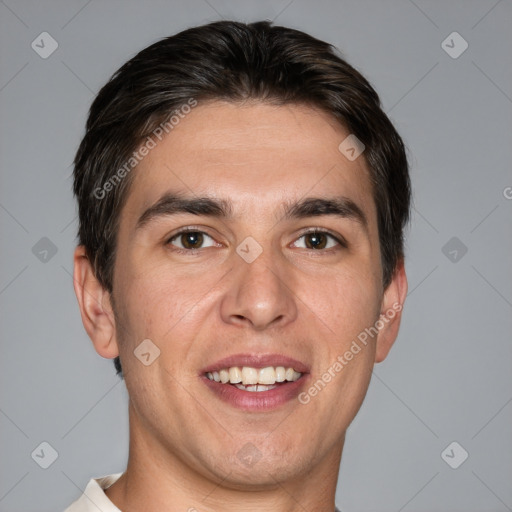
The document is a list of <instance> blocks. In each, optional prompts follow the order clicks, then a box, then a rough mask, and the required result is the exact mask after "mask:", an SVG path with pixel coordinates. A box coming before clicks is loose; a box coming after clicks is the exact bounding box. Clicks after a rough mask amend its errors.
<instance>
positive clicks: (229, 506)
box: [105, 405, 343, 512]
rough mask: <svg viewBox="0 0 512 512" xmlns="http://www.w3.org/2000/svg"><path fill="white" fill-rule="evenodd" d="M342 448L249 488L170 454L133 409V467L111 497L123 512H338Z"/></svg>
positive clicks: (109, 492)
mask: <svg viewBox="0 0 512 512" xmlns="http://www.w3.org/2000/svg"><path fill="white" fill-rule="evenodd" d="M342 448H343V444H342V443H340V446H339V447H337V448H336V449H335V450H332V451H331V452H330V453H329V455H328V457H326V458H325V459H324V460H321V461H320V462H319V463H318V464H316V465H315V466H314V467H310V468H308V470H307V471H305V472H302V473H299V474H297V475H295V476H294V477H293V478H290V479H287V480H286V481H279V480H278V479H277V478H276V477H272V478H271V482H270V483H269V484H267V485H260V486H258V487H255V486H253V485H251V483H250V482H247V484H245V485H244V484H240V483H239V482H236V481H235V479H234V478H232V477H233V475H232V473H228V474H226V475H215V474H211V473H208V474H205V473H203V472H200V471H198V470H197V469H196V468H193V467H191V465H190V464H187V463H186V461H183V460H182V459H181V458H180V457H178V456H176V454H174V453H170V451H169V449H168V448H166V447H164V446H163V445H162V444H161V443H159V442H158V440H155V439H154V438H152V437H150V436H149V435H148V433H147V432H146V431H144V430H143V428H142V427H141V426H140V425H139V424H138V422H137V421H135V420H134V411H133V410H132V407H131V405H130V454H129V459H128V465H127V469H126V471H125V472H124V474H123V475H122V476H121V477H120V478H119V480H118V481H117V482H115V483H114V484H113V485H112V486H111V487H109V488H108V489H107V490H106V491H105V493H106V495H107V496H108V498H109V499H110V500H111V501H112V502H113V503H114V505H116V506H117V507H118V508H119V509H120V510H123V511H125V510H126V511H130V512H138V511H143V510H154V511H155V512H158V511H160V510H162V511H164V510H165V511H167V512H169V511H172V512H174V511H183V510H187V511H190V512H203V511H209V512H216V511H222V512H235V511H236V512H243V511H245V510H247V511H249V510H251V511H253V510H273V511H275V512H303V511H304V510H315V511H319V512H334V508H335V505H334V498H335V492H336V484H337V480H338V472H339V463H340V460H341V452H342ZM170 506H171V507H172V508H170Z"/></svg>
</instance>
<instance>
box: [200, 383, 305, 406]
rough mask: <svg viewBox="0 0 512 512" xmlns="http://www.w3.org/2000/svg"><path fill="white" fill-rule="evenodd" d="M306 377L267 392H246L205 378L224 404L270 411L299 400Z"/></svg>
mask: <svg viewBox="0 0 512 512" xmlns="http://www.w3.org/2000/svg"><path fill="white" fill-rule="evenodd" d="M306 377H307V376H306V375H304V374H303V375H302V377H301V378H300V379H298V380H296V381H295V382H286V383H284V384H279V385H278V386H276V387H275V388H273V389H269V390H267V391H245V390H243V389H238V388H237V387H236V386H234V385H232V384H222V383H221V382H216V381H214V380H210V379H209V378H208V377H206V376H203V377H202V380H203V381H204V383H205V384H206V385H207V386H208V387H209V388H210V389H211V390H212V391H213V392H214V393H215V394H216V395H217V396H218V397H219V398H220V399H221V400H222V401H224V402H226V403H228V404H230V405H232V406H233V407H236V408H237V409H241V410H243V411H258V412H259V411H270V410H272V409H276V408H278V407H280V406H281V405H283V404H285V403H287V402H290V401H291V400H294V399H295V400H297V402H298V398H297V397H298V395H299V392H300V389H301V388H302V387H303V385H304V382H305V381H306Z"/></svg>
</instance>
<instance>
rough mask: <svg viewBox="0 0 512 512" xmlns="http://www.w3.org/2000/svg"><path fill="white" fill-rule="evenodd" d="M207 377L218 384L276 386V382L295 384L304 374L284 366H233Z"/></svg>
mask: <svg viewBox="0 0 512 512" xmlns="http://www.w3.org/2000/svg"><path fill="white" fill-rule="evenodd" d="M206 375H207V377H208V378H209V379H210V380H214V381H216V382H222V383H223V384H227V383H229V384H239V383H240V382H241V383H242V384H244V385H248V384H267V385H268V384H275V383H276V382H284V381H285V380H287V381H290V382H294V381H296V380H297V379H298V378H299V377H300V376H301V375H302V374H301V373H299V372H296V371H295V370H294V369H293V368H285V367H284V366H276V367H273V366H267V367H266V368H251V367H250V366H244V367H243V368H239V367H238V366H232V367H231V368H223V369H222V370H219V371H218V372H217V371H215V372H208V373H207V374H206Z"/></svg>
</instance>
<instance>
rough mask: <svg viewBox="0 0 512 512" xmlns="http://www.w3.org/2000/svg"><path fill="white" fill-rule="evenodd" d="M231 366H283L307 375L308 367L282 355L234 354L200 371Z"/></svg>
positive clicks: (216, 369) (204, 371) (205, 371)
mask: <svg viewBox="0 0 512 512" xmlns="http://www.w3.org/2000/svg"><path fill="white" fill-rule="evenodd" d="M233 366H239V367H243V366H249V367H251V368H266V367H267V366H273V367H276V366H284V367H285V368H290V367H291V368H293V369H294V370H295V371H297V372H299V373H309V367H308V366H307V365H306V364H305V363H302V362H301V361H298V360H297V359H294V358H293V357H289V356H285V355H283V354H234V355H232V356H228V357H224V358H222V359H219V360H218V361H216V362H215V363H212V364H209V365H208V366H206V367H205V368H203V369H202V370H201V374H205V373H208V372H215V371H219V370H222V369H224V368H231V367H233Z"/></svg>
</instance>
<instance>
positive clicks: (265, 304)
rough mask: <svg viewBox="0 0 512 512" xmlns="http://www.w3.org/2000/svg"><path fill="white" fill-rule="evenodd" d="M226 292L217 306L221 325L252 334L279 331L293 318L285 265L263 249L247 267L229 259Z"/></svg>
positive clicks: (293, 304) (290, 280)
mask: <svg viewBox="0 0 512 512" xmlns="http://www.w3.org/2000/svg"><path fill="white" fill-rule="evenodd" d="M233 259H234V268H233V271H232V272H230V282H229V288H228V290H227V291H226V294H225V295H224V297H223V300H222V303H221V316H222V319H223V321H224V322H226V323H230V324H233V325H242V326H243V325H246V326H249V327H251V328H252V329H254V330H256V331H261V330H264V329H268V328H270V327H278V326H279V327H283V326H285V325H286V324H288V323H290V322H293V321H294V320H295V319H296V317H297V303H296V296H295V294H294V292H293V276H292V273H291V270H290V269H288V268H287V265H286V261H283V260H280V259H279V257H278V255H276V254H274V255H273V254H272V251H271V249H265V250H264V251H263V252H262V253H261V254H260V255H259V256H258V257H257V258H256V259H255V260H254V261H252V262H250V263H248V262H247V261H245V260H244V259H243V258H241V257H240V256H239V255H238V254H234V255H233Z"/></svg>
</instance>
